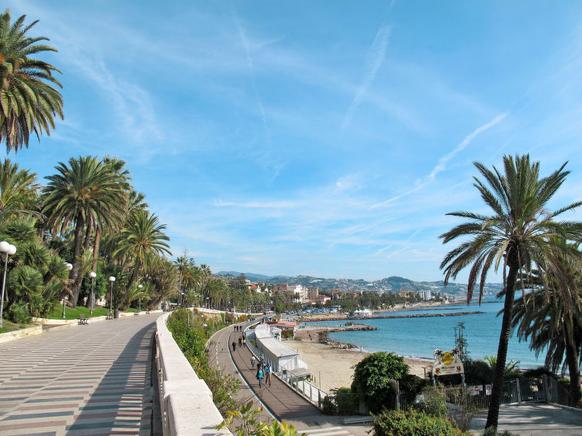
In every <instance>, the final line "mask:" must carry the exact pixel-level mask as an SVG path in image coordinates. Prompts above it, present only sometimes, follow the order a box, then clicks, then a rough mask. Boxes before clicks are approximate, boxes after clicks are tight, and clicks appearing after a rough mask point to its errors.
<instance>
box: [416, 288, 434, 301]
mask: <svg viewBox="0 0 582 436" xmlns="http://www.w3.org/2000/svg"><path fill="white" fill-rule="evenodd" d="M418 295H419V296H420V298H422V299H423V300H424V301H429V300H432V299H433V295H432V291H431V290H430V289H428V290H426V291H420V292H419V293H418Z"/></svg>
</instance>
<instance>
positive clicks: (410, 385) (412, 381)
mask: <svg viewBox="0 0 582 436" xmlns="http://www.w3.org/2000/svg"><path fill="white" fill-rule="evenodd" d="M398 383H399V384H400V393H401V394H403V396H404V400H405V401H406V402H408V404H411V403H412V402H413V401H414V400H415V398H416V396H417V395H418V394H420V393H421V392H422V389H423V388H424V387H425V386H426V380H425V379H423V378H420V377H418V376H416V375H414V374H406V375H404V376H403V377H402V378H401V379H400V380H399V381H398Z"/></svg>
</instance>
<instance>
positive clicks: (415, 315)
mask: <svg viewBox="0 0 582 436" xmlns="http://www.w3.org/2000/svg"><path fill="white" fill-rule="evenodd" d="M482 313H485V312H482V311H479V310H474V311H464V312H444V313H411V314H405V315H388V314H386V315H382V314H374V315H370V316H367V317H355V316H346V315H343V316H342V315H340V316H337V317H321V318H318V317H313V318H303V319H301V322H321V321H350V320H352V321H355V320H357V321H364V320H368V319H400V318H442V317H448V316H465V315H480V314H482Z"/></svg>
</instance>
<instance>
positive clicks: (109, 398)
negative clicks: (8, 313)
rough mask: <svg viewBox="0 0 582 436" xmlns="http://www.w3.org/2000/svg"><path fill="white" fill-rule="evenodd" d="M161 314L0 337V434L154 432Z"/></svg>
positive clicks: (133, 433) (139, 433)
mask: <svg viewBox="0 0 582 436" xmlns="http://www.w3.org/2000/svg"><path fill="white" fill-rule="evenodd" d="M158 316H159V315H158V314H155V315H154V314H152V315H140V316H134V317H127V318H121V319H116V320H111V321H102V322H95V323H91V321H89V325H87V326H75V327H64V328H57V329H53V330H51V331H49V332H47V333H44V334H42V335H39V336H34V337H29V338H24V339H20V340H16V341H13V342H9V343H6V344H0V434H2V435H17V434H26V435H36V436H40V435H43V436H48V435H55V436H58V435H65V434H66V435H97V434H99V435H103V434H123V435H149V434H152V399H153V396H152V395H153V393H154V392H153V387H152V383H151V382H152V379H151V361H152V355H151V353H152V338H153V334H154V332H155V320H156V318H157V317H158Z"/></svg>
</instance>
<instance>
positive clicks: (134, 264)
mask: <svg viewBox="0 0 582 436" xmlns="http://www.w3.org/2000/svg"><path fill="white" fill-rule="evenodd" d="M165 229H166V226H165V225H164V224H160V220H159V218H158V217H157V216H156V215H154V214H150V213H149V212H148V211H147V210H138V211H136V212H135V213H133V214H132V215H131V217H130V218H129V220H128V221H127V223H126V224H125V227H124V228H123V230H122V231H121V234H120V236H119V243H118V248H117V250H116V251H115V253H114V256H122V257H124V258H125V260H126V262H125V264H126V265H128V264H130V265H131V268H132V271H131V275H130V278H129V283H128V289H131V288H132V287H133V286H134V285H135V283H136V280H137V278H138V277H139V275H140V274H141V272H142V268H143V267H144V266H146V265H147V262H148V260H149V258H150V257H151V256H152V255H161V254H170V247H169V245H168V243H167V241H169V239H170V238H168V236H167V235H166V234H165V233H164V230H165Z"/></svg>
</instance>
